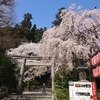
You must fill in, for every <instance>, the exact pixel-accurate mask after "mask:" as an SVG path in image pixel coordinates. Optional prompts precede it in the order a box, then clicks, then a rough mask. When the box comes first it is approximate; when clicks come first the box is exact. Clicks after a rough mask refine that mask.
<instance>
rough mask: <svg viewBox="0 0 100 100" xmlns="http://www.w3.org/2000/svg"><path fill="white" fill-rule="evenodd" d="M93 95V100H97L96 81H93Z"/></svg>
mask: <svg viewBox="0 0 100 100" xmlns="http://www.w3.org/2000/svg"><path fill="white" fill-rule="evenodd" d="M92 94H93V95H92V96H93V100H97V91H96V83H95V82H92Z"/></svg>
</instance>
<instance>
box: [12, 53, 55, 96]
mask: <svg viewBox="0 0 100 100" xmlns="http://www.w3.org/2000/svg"><path fill="white" fill-rule="evenodd" d="M12 58H14V59H21V60H22V65H21V69H20V77H19V82H18V87H17V91H18V94H22V83H23V76H24V69H25V65H26V66H51V78H52V94H53V93H54V65H55V63H54V57H37V56H18V55H13V56H12ZM27 60H33V61H34V60H36V61H37V60H49V62H46V63H44V62H43V63H42V62H28V63H26V62H27Z"/></svg>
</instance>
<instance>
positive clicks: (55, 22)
mask: <svg viewBox="0 0 100 100" xmlns="http://www.w3.org/2000/svg"><path fill="white" fill-rule="evenodd" d="M63 9H65V7H62V8H60V9H59V11H58V13H57V14H56V15H55V18H56V19H55V20H54V21H53V22H52V24H53V26H59V25H60V23H61V21H62V19H61V18H60V14H61V10H63Z"/></svg>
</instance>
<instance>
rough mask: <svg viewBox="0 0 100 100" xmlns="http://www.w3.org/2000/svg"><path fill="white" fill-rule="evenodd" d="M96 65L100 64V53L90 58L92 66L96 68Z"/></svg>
mask: <svg viewBox="0 0 100 100" xmlns="http://www.w3.org/2000/svg"><path fill="white" fill-rule="evenodd" d="M98 64H100V52H98V54H97V55H95V56H94V57H92V58H91V65H92V66H97V65H98Z"/></svg>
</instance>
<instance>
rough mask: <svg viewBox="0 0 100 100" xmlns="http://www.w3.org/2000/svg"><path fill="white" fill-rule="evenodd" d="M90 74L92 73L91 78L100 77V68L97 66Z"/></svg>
mask: <svg viewBox="0 0 100 100" xmlns="http://www.w3.org/2000/svg"><path fill="white" fill-rule="evenodd" d="M92 73H93V77H94V78H97V77H100V66H98V67H96V68H95V69H93V70H92Z"/></svg>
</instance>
